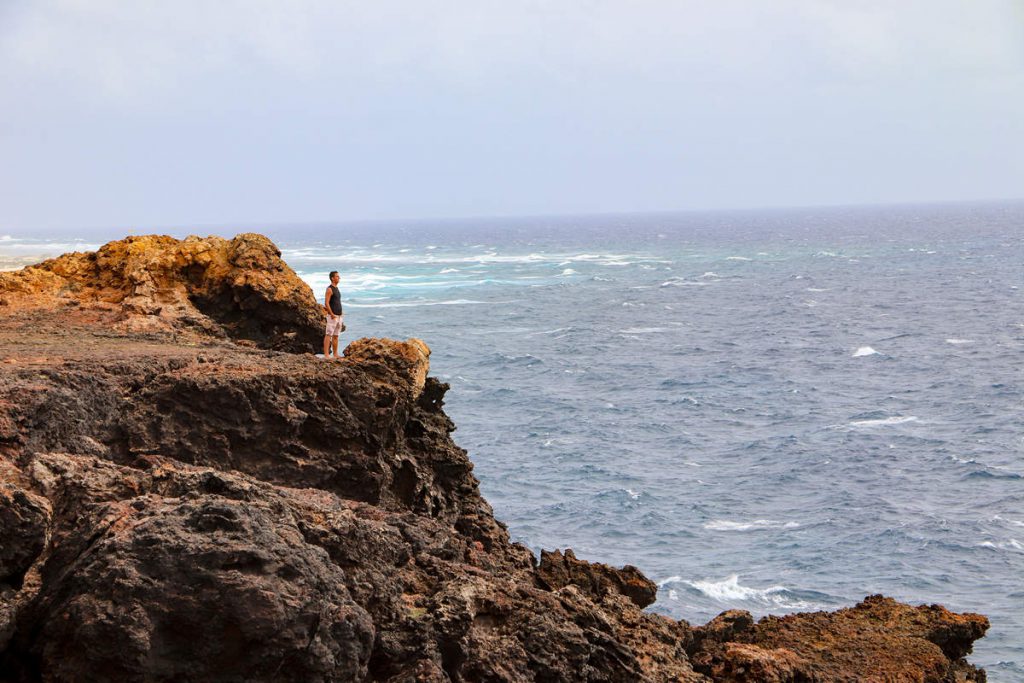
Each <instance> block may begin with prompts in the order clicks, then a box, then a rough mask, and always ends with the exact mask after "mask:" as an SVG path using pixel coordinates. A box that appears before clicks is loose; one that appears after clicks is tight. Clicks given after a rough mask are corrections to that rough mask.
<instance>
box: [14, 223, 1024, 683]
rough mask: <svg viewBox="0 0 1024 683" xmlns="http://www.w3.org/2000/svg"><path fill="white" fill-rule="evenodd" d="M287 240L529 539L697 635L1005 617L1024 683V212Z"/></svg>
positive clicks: (349, 232) (1001, 652)
mask: <svg viewBox="0 0 1024 683" xmlns="http://www.w3.org/2000/svg"><path fill="white" fill-rule="evenodd" d="M262 231H264V232H267V233H268V234H270V235H271V237H273V238H274V239H275V240H276V241H277V243H278V244H279V245H280V246H281V247H282V249H283V251H284V254H285V258H286V259H287V261H288V262H289V263H290V264H291V266H292V267H293V268H295V269H296V270H297V271H298V272H299V273H300V274H301V275H302V276H303V277H304V278H305V279H307V281H308V282H309V283H310V284H311V286H312V287H313V289H314V291H316V292H318V293H319V292H321V291H322V290H323V289H324V288H325V287H326V284H327V272H328V271H329V270H335V269H336V270H339V271H340V272H341V276H342V281H341V289H342V293H343V296H344V300H345V306H346V323H347V325H348V330H349V331H348V333H347V336H348V339H346V340H343V342H345V341H349V340H351V339H352V338H355V337H359V336H388V337H396V338H407V337H420V338H422V339H424V340H425V341H426V342H427V343H428V344H429V345H430V347H431V348H432V349H433V355H432V357H431V365H432V372H433V374H435V375H437V376H439V377H440V378H441V379H443V380H444V381H447V382H449V383H450V384H451V390H450V392H449V393H448V397H447V406H446V409H447V410H448V412H449V414H450V415H451V416H452V418H453V419H454V421H455V422H456V424H457V425H458V431H457V432H456V433H455V435H454V436H455V439H456V441H457V442H458V443H459V444H460V445H461V446H463V447H464V448H466V449H467V450H468V451H469V452H470V456H471V458H472V459H473V461H474V462H475V463H476V474H477V476H478V477H479V478H480V480H481V486H482V488H483V493H484V495H485V496H486V497H487V499H488V500H489V501H490V502H491V504H492V505H493V506H494V509H495V513H496V515H497V516H498V518H499V519H502V520H503V521H505V522H506V523H507V524H508V526H509V529H510V532H511V534H512V536H513V538H515V539H516V540H519V541H521V542H523V543H525V544H526V545H528V546H530V547H531V548H533V549H534V550H539V549H541V548H545V549H553V548H565V547H572V548H574V549H575V551H576V553H577V555H579V556H580V557H584V558H587V559H591V560H598V561H603V562H608V563H611V564H616V565H621V564H627V563H628V564H634V565H636V566H638V567H640V568H641V569H642V570H643V571H644V573H646V574H647V575H648V576H650V577H651V578H652V579H654V580H656V581H657V582H658V583H659V586H660V591H659V595H658V602H657V603H656V604H655V605H654V606H653V608H652V609H654V610H655V611H657V612H661V613H664V614H668V615H671V616H673V617H676V618H684V619H687V620H689V621H691V622H699V623H703V622H704V621H706V620H708V619H710V618H711V617H713V616H714V615H716V614H718V613H719V612H721V611H723V610H725V609H730V608H742V609H747V610H750V611H751V612H753V613H754V614H755V615H758V616H760V615H764V614H783V613H789V612H794V611H807V610H817V609H835V608H839V607H843V606H848V605H852V604H854V603H855V602H856V601H858V600H860V599H862V598H863V597H864V596H866V595H869V594H873V593H884V594H886V595H890V596H893V597H895V598H897V599H900V600H903V601H907V602H910V603H914V604H918V603H941V604H944V605H946V606H947V607H949V608H950V609H953V610H956V611H975V612H981V613H984V614H986V615H988V616H989V618H990V619H991V621H992V628H991V630H990V631H989V634H988V636H987V637H986V638H984V639H983V640H982V641H980V642H979V643H978V645H977V646H976V648H975V654H974V655H972V657H971V660H972V661H973V662H974V663H976V664H979V665H982V666H984V667H986V668H987V669H988V672H989V680H991V681H996V682H999V681H1024V636H1022V635H1021V634H1022V633H1024V585H1022V581H1021V577H1022V576H1024V425H1022V422H1021V415H1022V408H1024V405H1022V402H1024V374H1022V367H1024V361H1022V358H1024V356H1022V352H1024V307H1022V304H1024V297H1022V292H1021V290H1020V289H1019V288H1020V287H1022V286H1024V283H1022V279H1024V278H1022V275H1024V271H1022V263H1024V205H1021V204H1002V205H999V204H988V205H944V206H906V207H887V208H859V209H838V208H837V209H818V210H791V211H762V212H735V213H714V214H710V213H708V214H700V213H689V214H664V215H652V214H647V215H634V216H595V217H576V218H558V219H552V218H535V219H503V220H497V219H491V220H474V221H469V220H467V221H459V222H443V223H439V222H409V223H404V224H398V223H395V224H362V225H351V224H350V225H318V226H292V227H285V226H272V227H270V228H263V229H262ZM225 232H227V233H230V232H233V231H225ZM109 236H110V237H115V236H116V235H113V234H111V235H109ZM25 244H28V242H27V241H18V240H17V239H10V240H8V245H7V246H8V247H17V245H25ZM20 248H26V247H20ZM3 249H4V244H3V243H0V251H2V250H3ZM8 251H10V250H8Z"/></svg>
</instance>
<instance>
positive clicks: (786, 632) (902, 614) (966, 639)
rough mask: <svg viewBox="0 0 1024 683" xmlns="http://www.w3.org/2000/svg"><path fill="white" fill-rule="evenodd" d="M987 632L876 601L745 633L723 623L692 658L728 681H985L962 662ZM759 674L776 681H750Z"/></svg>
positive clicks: (706, 634)
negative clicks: (754, 674)
mask: <svg viewBox="0 0 1024 683" xmlns="http://www.w3.org/2000/svg"><path fill="white" fill-rule="evenodd" d="M733 614H735V613H733ZM740 614H743V613H740ZM742 621H745V620H742ZM988 626H989V623H988V619H986V618H985V617H983V616H981V615H979V614H953V613H952V612H950V611H948V610H946V609H945V608H943V607H941V606H939V605H931V606H927V605H922V606H919V607H912V606H910V605H905V604H902V603H898V602H896V601H895V600H893V599H892V598H886V597H883V596H881V595H874V596H870V597H868V598H865V599H864V601H863V602H861V603H859V604H858V605H856V606H855V607H851V608H848V609H842V610H839V611H837V612H813V613H804V614H791V615H788V616H785V617H773V616H769V617H765V618H764V619H762V620H761V621H760V622H758V623H757V624H754V625H744V626H743V627H742V628H739V629H728V628H723V621H722V617H719V618H717V619H715V620H713V621H712V622H710V623H709V624H708V625H707V626H705V627H701V628H697V629H694V631H695V633H694V636H695V637H694V641H693V642H694V645H693V646H691V647H690V655H691V659H692V660H693V662H694V665H695V667H696V668H697V669H698V670H699V671H702V672H703V673H706V674H708V675H710V676H711V677H712V678H714V679H715V680H723V681H748V680H750V681H754V680H756V681H761V680H766V681H767V680H772V681H774V680H780V681H789V680H792V681H837V682H838V681H848V682H850V683H853V682H854V681H921V682H922V683H946V682H947V681H984V680H985V674H984V672H983V671H979V670H976V669H975V668H974V667H972V666H971V665H969V664H967V663H966V662H965V661H964V660H963V659H962V658H963V657H964V656H965V655H967V654H969V653H970V651H971V644H972V643H973V642H974V641H975V640H977V639H978V638H981V637H982V636H983V635H984V634H985V631H986V630H988ZM737 645H742V647H737ZM755 669H756V670H759V671H761V670H763V671H765V672H768V671H772V672H773V673H771V674H769V673H764V674H758V676H763V677H754V678H750V677H749V676H751V673H750V672H751V671H753V670H755ZM787 671H788V672H790V673H785V672H787ZM744 676H747V677H744ZM780 676H781V677H780ZM785 676H789V678H786V677H785Z"/></svg>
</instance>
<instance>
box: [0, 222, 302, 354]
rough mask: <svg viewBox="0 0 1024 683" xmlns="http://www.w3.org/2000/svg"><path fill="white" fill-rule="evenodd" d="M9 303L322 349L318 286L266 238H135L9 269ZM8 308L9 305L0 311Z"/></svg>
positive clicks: (128, 327) (5, 281) (3, 286)
mask: <svg viewBox="0 0 1024 683" xmlns="http://www.w3.org/2000/svg"><path fill="white" fill-rule="evenodd" d="M0 307H7V308H29V307H31V308H36V309H42V310H45V311H48V312H49V313H51V314H54V315H59V316H66V317H72V318H78V319H83V320H89V321H91V322H93V323H94V324H102V323H107V324H113V326H114V327H115V329H120V330H125V331H129V332H157V333H159V332H165V333H166V332H175V331H182V332H184V331H194V332H197V333H200V334H204V335H210V336H215V337H232V338H235V339H239V340H248V341H251V342H253V343H255V344H256V345H257V346H262V347H265V348H274V349H280V350H284V351H296V352H301V351H308V350H312V348H313V345H314V342H315V340H316V336H317V334H318V331H319V333H320V334H321V335H322V331H321V330H320V328H321V327H322V325H321V323H322V320H321V318H322V316H321V313H320V307H319V306H318V305H317V304H316V301H315V299H314V297H313V296H312V293H311V291H310V289H309V286H308V285H307V284H306V283H304V282H303V281H302V280H301V279H299V277H298V276H297V275H296V274H295V272H294V271H293V270H292V269H291V268H289V267H288V265H287V264H286V263H285V262H284V261H283V260H282V259H281V252H280V250H279V249H278V248H277V247H276V246H275V245H274V244H273V243H272V242H271V241H270V240H268V239H267V238H266V237H264V236H263V235H257V234H254V233H246V234H242V235H238V236H237V237H235V238H234V239H231V240H226V239H223V238H221V237H203V238H200V237H188V238H187V239H184V240H180V241H179V240H176V239H174V238H173V237H167V236H161V235H146V236H141V237H128V238H126V239H123V240H119V241H116V242H110V243H109V244H106V245H104V246H103V247H101V248H100V249H99V250H98V251H95V252H75V253H72V254H65V255H63V256H60V257H58V258H55V259H50V260H48V261H44V262H43V263H40V264H38V265H35V266H29V267H28V268H24V269H22V270H19V271H14V272H9V273H0ZM0 310H2V308H0Z"/></svg>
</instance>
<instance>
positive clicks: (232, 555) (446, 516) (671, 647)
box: [0, 234, 988, 683]
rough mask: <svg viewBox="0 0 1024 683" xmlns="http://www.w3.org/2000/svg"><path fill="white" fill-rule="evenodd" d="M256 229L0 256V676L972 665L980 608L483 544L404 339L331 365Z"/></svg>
mask: <svg viewBox="0 0 1024 683" xmlns="http://www.w3.org/2000/svg"><path fill="white" fill-rule="evenodd" d="M321 322H322V316H321V313H320V309H319V306H318V305H317V303H316V301H315V300H314V296H313V293H312V292H311V291H310V290H309V287H308V286H306V285H305V284H304V283H303V282H302V281H301V280H300V279H299V278H298V277H297V276H296V275H295V273H294V272H292V271H291V269H290V268H289V267H288V266H287V264H285V263H284V262H283V261H282V260H281V258H280V252H279V251H278V250H277V248H276V247H275V246H274V245H273V244H272V243H271V242H270V241H269V240H267V239H266V238H264V237H262V236H259V235H254V234H246V235H239V236H238V237H236V238H234V239H233V240H224V239H220V238H214V237H211V238H188V239H186V240H181V241H178V240H175V239H172V238H169V237H157V236H148V237H135V238H128V239H126V240H122V241H118V242H112V243H110V244H108V245H105V246H104V247H102V248H101V249H99V250H98V251H97V252H94V253H79V254H69V255H65V256H62V257H60V258H57V259H51V260H49V261H46V262H44V263H42V264H39V265H38V266H34V267H29V268H25V269H23V270H20V271H14V272H8V273H0V367H2V371H0V681H9V682H12V683H13V682H19V683H21V682H27V681H171V680H174V681H393V682H396V683H397V682H399V681H693V682H696V681H709V680H713V681H778V682H782V681H792V682H794V683H796V682H801V681H851V682H852V681H926V682H935V683H939V682H943V683H945V682H953V681H984V680H985V674H984V672H983V671H982V670H979V669H976V668H974V667H973V666H972V665H970V664H969V663H968V662H967V661H966V659H965V657H966V655H967V654H969V653H970V651H971V644H972V643H973V642H974V641H975V640H976V639H978V638H980V637H982V636H983V635H984V633H985V631H986V629H987V628H988V620H987V619H986V618H985V617H983V616H980V615H975V614H953V613H951V612H948V611H947V610H945V609H944V608H942V607H940V606H937V605H933V606H920V607H912V606H909V605H904V604H900V603H897V602H895V601H893V600H891V599H889V598H884V597H882V596H870V597H868V598H865V600H864V601H863V602H861V603H860V604H858V605H856V606H855V607H851V608H848V609H843V610H839V611H836V612H829V613H826V612H817V613H807V614H796V615H789V616H786V617H766V618H764V619H762V620H760V621H758V622H755V621H754V620H753V619H752V618H751V616H750V615H749V614H748V613H746V612H741V611H730V612H726V613H723V614H722V615H720V616H719V617H717V618H715V619H714V620H712V621H711V622H709V623H708V624H706V625H704V626H694V625H691V624H688V623H686V622H683V621H676V620H673V619H669V618H667V617H664V616H660V615H655V614H649V613H647V612H644V611H643V608H644V607H646V606H648V605H650V604H651V603H652V602H653V601H654V598H655V594H656V590H657V589H656V586H655V585H654V584H653V582H651V581H650V580H649V579H647V578H646V577H644V576H643V574H642V573H641V572H640V571H639V570H638V569H636V568H635V567H629V566H627V567H623V568H614V567H609V566H606V565H602V564H597V563H590V562H587V561H585V560H581V559H578V558H576V557H575V555H574V554H573V553H572V551H571V550H565V551H564V552H561V551H554V552H550V553H548V552H544V553H542V555H541V557H540V558H536V557H535V556H534V555H533V554H532V553H531V552H530V550H529V549H527V548H525V547H524V546H522V545H520V544H517V543H513V542H511V541H510V538H509V535H508V532H507V530H506V529H505V527H504V526H503V525H502V524H501V523H500V522H499V521H497V520H496V519H495V518H494V516H493V513H492V510H491V508H490V506H489V505H488V504H487V502H486V501H485V500H484V499H483V498H482V497H481V496H480V492H479V488H478V483H477V480H476V479H475V478H474V476H473V474H472V469H473V466H472V463H471V462H470V460H469V458H468V456H467V454H466V452H465V451H464V450H462V449H460V448H459V447H458V446H457V445H456V444H455V443H454V441H453V440H452V438H451V433H452V431H454V429H455V425H454V424H453V423H452V421H451V420H450V419H449V418H448V416H447V415H446V414H445V413H444V409H443V404H444V395H445V392H446V391H447V389H448V387H447V385H445V384H443V383H441V382H439V381H438V380H436V379H435V378H433V377H430V376H429V374H428V373H429V355H430V351H429V349H428V348H427V347H426V345H425V344H423V343H422V342H420V341H418V340H409V341H405V342H399V341H392V340H384V339H360V340H357V341H355V342H352V343H351V344H349V345H348V347H347V348H346V350H345V358H344V359H343V360H342V361H339V362H322V361H317V360H316V359H315V358H314V357H313V356H312V355H311V353H312V351H313V350H314V347H315V346H316V345H317V344H318V343H319V341H320V339H321V338H322V329H321Z"/></svg>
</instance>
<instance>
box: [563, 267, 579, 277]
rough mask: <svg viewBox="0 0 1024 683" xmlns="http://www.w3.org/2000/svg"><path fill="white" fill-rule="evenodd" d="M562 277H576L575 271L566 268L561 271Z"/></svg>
mask: <svg viewBox="0 0 1024 683" xmlns="http://www.w3.org/2000/svg"><path fill="white" fill-rule="evenodd" d="M562 275H563V276H564V275H576V271H575V270H573V269H572V268H566V269H565V270H563V271H562Z"/></svg>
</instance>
